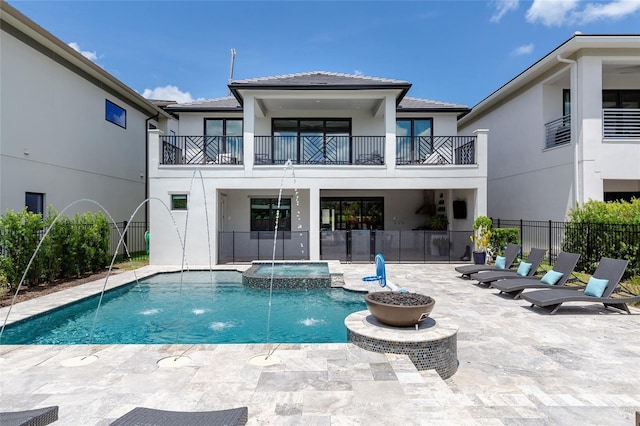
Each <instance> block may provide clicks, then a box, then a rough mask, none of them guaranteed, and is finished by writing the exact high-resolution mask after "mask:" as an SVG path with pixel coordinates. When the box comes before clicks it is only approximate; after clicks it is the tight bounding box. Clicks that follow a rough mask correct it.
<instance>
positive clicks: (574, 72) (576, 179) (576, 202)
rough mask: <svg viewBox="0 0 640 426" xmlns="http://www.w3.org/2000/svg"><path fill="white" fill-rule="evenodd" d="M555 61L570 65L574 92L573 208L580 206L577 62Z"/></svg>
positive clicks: (558, 56) (571, 60)
mask: <svg viewBox="0 0 640 426" xmlns="http://www.w3.org/2000/svg"><path fill="white" fill-rule="evenodd" d="M556 59H558V61H559V62H564V63H565V64H571V83H573V84H571V83H570V85H569V89H572V87H571V86H572V85H573V86H574V87H575V90H571V98H572V100H573V99H575V102H571V115H572V116H574V118H572V119H571V139H572V142H573V196H574V207H576V206H578V205H579V204H580V195H579V194H580V188H579V186H580V176H579V173H578V154H579V152H580V151H579V150H578V140H579V138H578V132H577V130H578V120H577V118H578V116H579V115H578V111H579V108H580V104H579V102H578V94H579V89H578V62H577V61H575V60H573V59H567V58H563V57H562V56H560V55H556Z"/></svg>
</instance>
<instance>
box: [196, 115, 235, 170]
mask: <svg viewBox="0 0 640 426" xmlns="http://www.w3.org/2000/svg"><path fill="white" fill-rule="evenodd" d="M204 135H205V146H204V152H205V154H206V156H207V161H211V162H217V163H232V164H235V163H238V162H239V161H241V157H242V119H240V118H205V119H204Z"/></svg>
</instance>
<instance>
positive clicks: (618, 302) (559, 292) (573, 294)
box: [520, 257, 640, 314]
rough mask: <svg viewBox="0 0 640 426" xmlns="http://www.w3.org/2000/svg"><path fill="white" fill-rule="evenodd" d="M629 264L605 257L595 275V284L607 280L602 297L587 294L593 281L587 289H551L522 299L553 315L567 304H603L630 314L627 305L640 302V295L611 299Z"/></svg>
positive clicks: (626, 261) (523, 296)
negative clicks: (545, 309) (547, 310)
mask: <svg viewBox="0 0 640 426" xmlns="http://www.w3.org/2000/svg"><path fill="white" fill-rule="evenodd" d="M628 263H629V261H628V260H622V259H610V258H608V257H603V258H602V259H600V263H599V264H598V267H597V268H596V270H595V272H594V273H593V277H592V278H593V281H594V284H595V283H596V282H595V281H596V280H607V282H606V283H605V282H604V281H602V282H601V284H603V285H605V284H606V286H604V289H603V291H602V295H601V296H590V295H588V294H585V290H587V289H589V287H590V284H591V282H592V280H589V281H590V282H589V283H588V284H587V286H586V287H584V288H583V287H574V288H575V290H574V289H572V288H567V287H564V288H549V289H545V290H536V291H531V292H523V293H522V294H521V295H520V297H521V298H522V299H524V300H526V301H528V302H531V307H533V306H540V307H543V308H548V309H550V310H551V311H550V313H551V314H555V313H556V312H557V310H558V308H560V305H562V304H563V303H566V302H596V303H602V304H603V305H604V307H605V308H609V307H611V308H616V309H619V310H621V311H625V312H626V313H628V314H630V313H631V312H629V308H628V307H627V303H631V302H639V301H640V295H636V296H631V297H611V294H612V293H613V290H614V289H615V288H616V287H617V286H618V284H619V283H620V280H621V279H622V275H623V274H624V271H625V269H626V267H627V264H628Z"/></svg>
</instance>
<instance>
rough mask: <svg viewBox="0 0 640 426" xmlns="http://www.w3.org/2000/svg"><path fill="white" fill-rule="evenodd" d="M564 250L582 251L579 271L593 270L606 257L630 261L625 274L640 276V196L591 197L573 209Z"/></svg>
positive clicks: (566, 231) (566, 230)
mask: <svg viewBox="0 0 640 426" xmlns="http://www.w3.org/2000/svg"><path fill="white" fill-rule="evenodd" d="M562 250H564V251H569V252H573V253H579V254H580V259H579V260H578V265H577V267H576V269H577V270H581V271H585V272H587V273H593V271H595V269H596V267H597V265H598V261H599V260H600V258H601V257H603V256H606V257H611V258H617V259H627V260H629V266H628V267H627V271H626V273H625V277H629V276H632V275H640V199H634V200H633V201H631V202H627V201H619V202H604V201H593V200H591V201H588V202H587V203H585V204H584V206H582V207H580V208H575V209H573V210H572V211H571V212H570V214H569V222H568V223H567V224H566V229H565V237H564V240H563V241H562Z"/></svg>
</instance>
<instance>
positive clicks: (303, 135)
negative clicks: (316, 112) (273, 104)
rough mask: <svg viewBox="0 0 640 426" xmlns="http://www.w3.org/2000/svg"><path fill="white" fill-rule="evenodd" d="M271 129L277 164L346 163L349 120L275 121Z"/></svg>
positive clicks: (308, 119) (347, 161)
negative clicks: (289, 162) (291, 162)
mask: <svg viewBox="0 0 640 426" xmlns="http://www.w3.org/2000/svg"><path fill="white" fill-rule="evenodd" d="M271 128H272V132H273V159H274V163H276V164H280V163H284V162H286V161H287V160H292V161H293V162H294V163H301V164H320V163H325V162H331V163H334V164H341V163H342V164H348V163H349V154H350V147H349V139H350V138H349V137H350V136H351V120H350V119H341V118H332V119H315V118H314V119H310V118H305V119H296V118H274V119H273V121H272V123H271Z"/></svg>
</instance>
